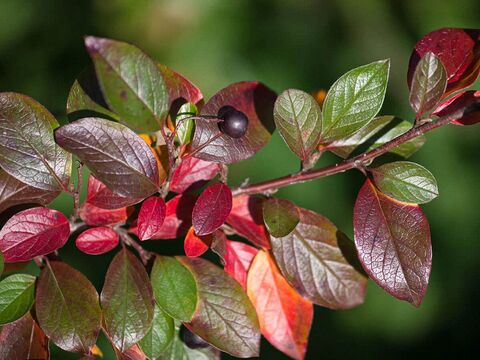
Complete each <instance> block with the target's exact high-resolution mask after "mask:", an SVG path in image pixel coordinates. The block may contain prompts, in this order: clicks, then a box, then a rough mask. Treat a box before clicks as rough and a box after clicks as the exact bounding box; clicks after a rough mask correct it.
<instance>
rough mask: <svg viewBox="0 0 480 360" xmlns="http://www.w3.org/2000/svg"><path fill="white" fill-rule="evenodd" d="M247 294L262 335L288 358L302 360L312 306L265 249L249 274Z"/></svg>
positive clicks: (311, 316) (256, 259) (254, 262)
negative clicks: (281, 272) (292, 285)
mask: <svg viewBox="0 0 480 360" xmlns="http://www.w3.org/2000/svg"><path fill="white" fill-rule="evenodd" d="M247 293H248V296H249V297H250V300H251V301H252V303H253V305H254V306H255V309H256V310H257V314H258V320H259V322H260V330H261V331H262V334H263V336H265V338H266V339H267V340H268V341H269V342H270V343H271V344H272V345H273V346H275V347H276V348H277V349H278V350H280V351H282V352H283V353H285V354H287V355H288V356H290V357H292V358H294V359H303V358H304V356H305V350H306V347H307V341H308V333H309V332H310V328H311V326H312V320H313V304H312V303H311V302H310V301H308V300H305V299H304V298H302V297H301V296H300V295H299V294H298V293H297V292H296V291H295V290H294V289H293V288H292V287H291V286H290V285H289V284H288V282H287V281H286V280H285V279H284V278H283V277H282V275H281V274H280V271H279V270H278V268H277V266H276V265H275V262H274V261H273V259H272V258H271V257H270V255H269V254H268V253H267V252H266V251H264V250H261V251H259V252H258V254H257V255H256V256H255V259H254V260H253V263H252V265H251V266H250V270H249V271H248V280H247Z"/></svg>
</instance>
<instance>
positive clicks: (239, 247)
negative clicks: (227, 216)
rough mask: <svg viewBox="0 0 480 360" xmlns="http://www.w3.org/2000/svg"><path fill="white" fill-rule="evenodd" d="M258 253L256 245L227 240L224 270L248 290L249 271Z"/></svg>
mask: <svg viewBox="0 0 480 360" xmlns="http://www.w3.org/2000/svg"><path fill="white" fill-rule="evenodd" d="M257 253H258V250H257V249H255V248H254V247H252V246H250V245H247V244H244V243H241V242H239V241H230V240H228V241H226V251H225V265H224V270H225V271H226V272H227V273H228V274H229V275H230V276H231V277H233V278H234V279H235V280H237V281H238V282H239V283H240V285H242V287H243V289H244V290H247V273H248V269H249V268H250V265H251V264H252V261H253V258H254V257H255V255H256V254H257Z"/></svg>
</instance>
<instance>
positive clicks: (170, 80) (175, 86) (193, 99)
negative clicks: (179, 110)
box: [157, 64, 203, 105]
mask: <svg viewBox="0 0 480 360" xmlns="http://www.w3.org/2000/svg"><path fill="white" fill-rule="evenodd" d="M157 66H158V69H159V70H160V72H161V73H162V75H163V79H164V80H165V83H166V86H167V91H168V98H169V101H170V105H172V104H173V103H175V102H177V101H178V100H183V101H186V102H190V103H193V104H197V103H199V102H201V101H202V99H203V95H202V93H201V91H200V89H199V88H197V87H196V86H195V85H194V84H192V83H191V82H190V81H189V80H187V79H186V78H184V77H183V76H182V75H180V74H179V73H177V72H176V71H174V70H172V69H170V68H169V67H167V66H165V65H162V64H157Z"/></svg>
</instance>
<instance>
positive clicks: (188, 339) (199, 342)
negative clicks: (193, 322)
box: [180, 326, 209, 349]
mask: <svg viewBox="0 0 480 360" xmlns="http://www.w3.org/2000/svg"><path fill="white" fill-rule="evenodd" d="M180 334H181V337H182V340H183V342H184V343H185V345H187V346H188V347H189V348H190V349H198V348H206V347H208V346H209V344H208V343H207V342H206V341H205V340H203V339H202V338H201V337H200V336H198V335H196V334H194V333H192V332H191V331H190V330H188V329H187V328H186V327H185V326H182V328H181V329H180Z"/></svg>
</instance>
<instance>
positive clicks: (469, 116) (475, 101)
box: [432, 90, 480, 125]
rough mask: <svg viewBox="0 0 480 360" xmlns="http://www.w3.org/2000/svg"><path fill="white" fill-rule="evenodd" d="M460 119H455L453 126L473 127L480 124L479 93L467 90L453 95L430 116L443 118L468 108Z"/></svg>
mask: <svg viewBox="0 0 480 360" xmlns="http://www.w3.org/2000/svg"><path fill="white" fill-rule="evenodd" d="M470 106H471V108H469V110H468V111H466V112H465V114H463V116H462V117H461V118H460V119H455V120H453V121H452V124H455V125H474V124H476V123H478V122H480V91H475V90H469V91H463V92H461V93H458V94H455V95H454V96H452V97H451V98H450V99H448V100H447V101H445V102H444V103H443V104H440V106H439V107H438V108H437V109H435V111H434V112H433V113H432V115H437V116H445V115H448V114H451V113H453V112H455V111H457V110H459V109H462V108H466V107H470Z"/></svg>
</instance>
